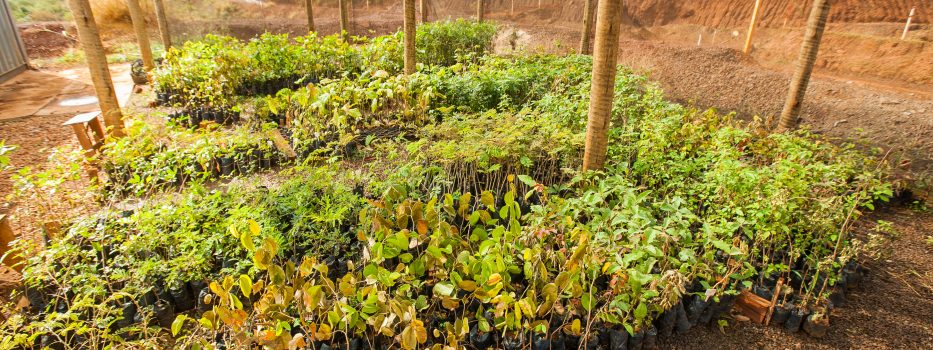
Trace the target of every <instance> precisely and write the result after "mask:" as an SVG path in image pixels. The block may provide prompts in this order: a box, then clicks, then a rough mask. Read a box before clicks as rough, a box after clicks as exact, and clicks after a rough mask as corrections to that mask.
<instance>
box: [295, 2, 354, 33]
mask: <svg viewBox="0 0 933 350" xmlns="http://www.w3.org/2000/svg"><path fill="white" fill-rule="evenodd" d="M312 1H313V0H305V12H307V14H308V33H311V32H313V31H314V5H313V4H312V3H311V2H312ZM367 3H368V1H367Z"/></svg>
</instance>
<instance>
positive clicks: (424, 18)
mask: <svg viewBox="0 0 933 350" xmlns="http://www.w3.org/2000/svg"><path fill="white" fill-rule="evenodd" d="M418 5H419V7H421V24H425V23H428V0H418Z"/></svg>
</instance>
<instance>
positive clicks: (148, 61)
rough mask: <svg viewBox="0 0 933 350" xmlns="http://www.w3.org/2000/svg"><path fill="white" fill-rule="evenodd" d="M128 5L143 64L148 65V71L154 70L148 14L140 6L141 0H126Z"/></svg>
mask: <svg viewBox="0 0 933 350" xmlns="http://www.w3.org/2000/svg"><path fill="white" fill-rule="evenodd" d="M126 7H127V9H129V11H130V20H132V21H133V29H134V30H135V31H136V42H138V43H139V52H140V56H142V59H143V66H145V67H146V70H147V71H148V70H152V68H155V64H153V63H152V47H150V46H149V31H148V30H146V15H144V14H143V9H142V7H140V6H139V0H126Z"/></svg>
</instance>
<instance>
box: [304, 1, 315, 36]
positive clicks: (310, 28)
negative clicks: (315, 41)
mask: <svg viewBox="0 0 933 350" xmlns="http://www.w3.org/2000/svg"><path fill="white" fill-rule="evenodd" d="M312 1H313V0H305V12H307V13H308V32H309V33H310V32H313V31H314V5H313V4H311V2H312Z"/></svg>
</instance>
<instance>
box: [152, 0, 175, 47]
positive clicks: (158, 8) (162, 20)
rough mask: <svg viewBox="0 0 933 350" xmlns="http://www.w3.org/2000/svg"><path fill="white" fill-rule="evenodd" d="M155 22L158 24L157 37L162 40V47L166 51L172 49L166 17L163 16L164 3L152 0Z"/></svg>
mask: <svg viewBox="0 0 933 350" xmlns="http://www.w3.org/2000/svg"><path fill="white" fill-rule="evenodd" d="M152 2H153V7H154V8H155V15H156V21H157V22H159V37H160V38H162V47H164V48H165V50H166V51H168V49H170V48H171V47H172V34H171V33H170V32H169V29H168V16H166V15H165V3H163V2H162V0H153V1H152Z"/></svg>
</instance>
